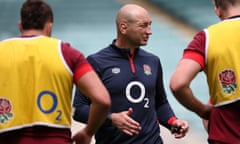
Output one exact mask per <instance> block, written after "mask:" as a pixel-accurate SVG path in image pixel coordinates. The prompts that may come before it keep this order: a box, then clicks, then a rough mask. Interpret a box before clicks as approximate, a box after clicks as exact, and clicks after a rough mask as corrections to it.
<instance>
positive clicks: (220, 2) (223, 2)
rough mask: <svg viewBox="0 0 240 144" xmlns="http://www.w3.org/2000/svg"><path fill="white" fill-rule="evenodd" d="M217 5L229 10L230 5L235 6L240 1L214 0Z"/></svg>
mask: <svg viewBox="0 0 240 144" xmlns="http://www.w3.org/2000/svg"><path fill="white" fill-rule="evenodd" d="M214 3H215V6H216V7H218V8H221V9H223V10H227V9H228V7H229V6H230V5H232V6H235V5H236V4H237V3H240V1H239V0H214Z"/></svg>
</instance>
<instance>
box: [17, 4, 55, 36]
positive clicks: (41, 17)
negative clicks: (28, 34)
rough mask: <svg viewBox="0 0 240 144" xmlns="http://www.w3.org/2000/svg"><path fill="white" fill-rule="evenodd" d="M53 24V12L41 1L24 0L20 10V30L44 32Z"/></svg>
mask: <svg viewBox="0 0 240 144" xmlns="http://www.w3.org/2000/svg"><path fill="white" fill-rule="evenodd" d="M52 23H53V12H52V9H51V7H50V6H49V5H48V4H47V3H45V2H44V1H43V0H26V1H25V2H24V3H23V5H22V8H21V21H20V30H21V31H25V30H44V29H45V28H46V27H49V28H50V29H49V30H50V31H49V30H48V31H49V32H50V33H49V32H48V33H49V34H47V35H50V34H51V27H52Z"/></svg>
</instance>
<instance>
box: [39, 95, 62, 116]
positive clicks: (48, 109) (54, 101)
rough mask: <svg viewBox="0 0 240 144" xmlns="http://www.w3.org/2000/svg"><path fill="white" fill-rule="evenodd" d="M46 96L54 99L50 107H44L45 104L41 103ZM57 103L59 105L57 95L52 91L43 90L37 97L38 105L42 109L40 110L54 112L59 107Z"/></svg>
mask: <svg viewBox="0 0 240 144" xmlns="http://www.w3.org/2000/svg"><path fill="white" fill-rule="evenodd" d="M45 97H50V98H51V99H52V105H51V106H50V107H49V108H44V107H43V105H42V104H41V100H42V99H43V98H45ZM45 102H46V101H45ZM57 105H58V100H57V96H56V95H55V94H54V93H53V92H51V91H42V92H41V93H40V94H39V95H38V97H37V106H38V108H39V109H40V111H41V112H43V113H45V114H49V113H52V112H54V111H55V110H56V108H57Z"/></svg>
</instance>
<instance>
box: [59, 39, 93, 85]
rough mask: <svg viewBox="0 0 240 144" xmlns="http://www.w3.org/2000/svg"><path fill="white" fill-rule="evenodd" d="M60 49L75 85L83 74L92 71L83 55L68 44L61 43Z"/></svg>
mask: <svg viewBox="0 0 240 144" xmlns="http://www.w3.org/2000/svg"><path fill="white" fill-rule="evenodd" d="M61 47H62V53H63V57H64V59H65V61H66V63H67V64H68V66H69V68H70V69H71V71H72V72H73V75H74V82H75V83H76V82H77V81H78V80H79V78H80V77H81V76H83V75H84V74H85V73H87V72H89V71H92V70H93V69H92V67H91V65H90V64H89V63H88V61H87V60H86V58H85V57H84V55H83V54H82V53H81V52H79V51H78V50H76V49H74V48H72V47H71V46H70V44H69V43H62V44H61Z"/></svg>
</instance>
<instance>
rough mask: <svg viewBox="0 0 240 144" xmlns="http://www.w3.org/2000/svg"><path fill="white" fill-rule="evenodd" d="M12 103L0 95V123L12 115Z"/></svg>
mask: <svg viewBox="0 0 240 144" xmlns="http://www.w3.org/2000/svg"><path fill="white" fill-rule="evenodd" d="M11 111H12V105H11V103H10V101H9V100H8V99H6V98H1V97H0V123H1V124H3V123H5V122H7V121H8V120H9V119H10V118H12V117H13V113H12V112H11Z"/></svg>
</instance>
